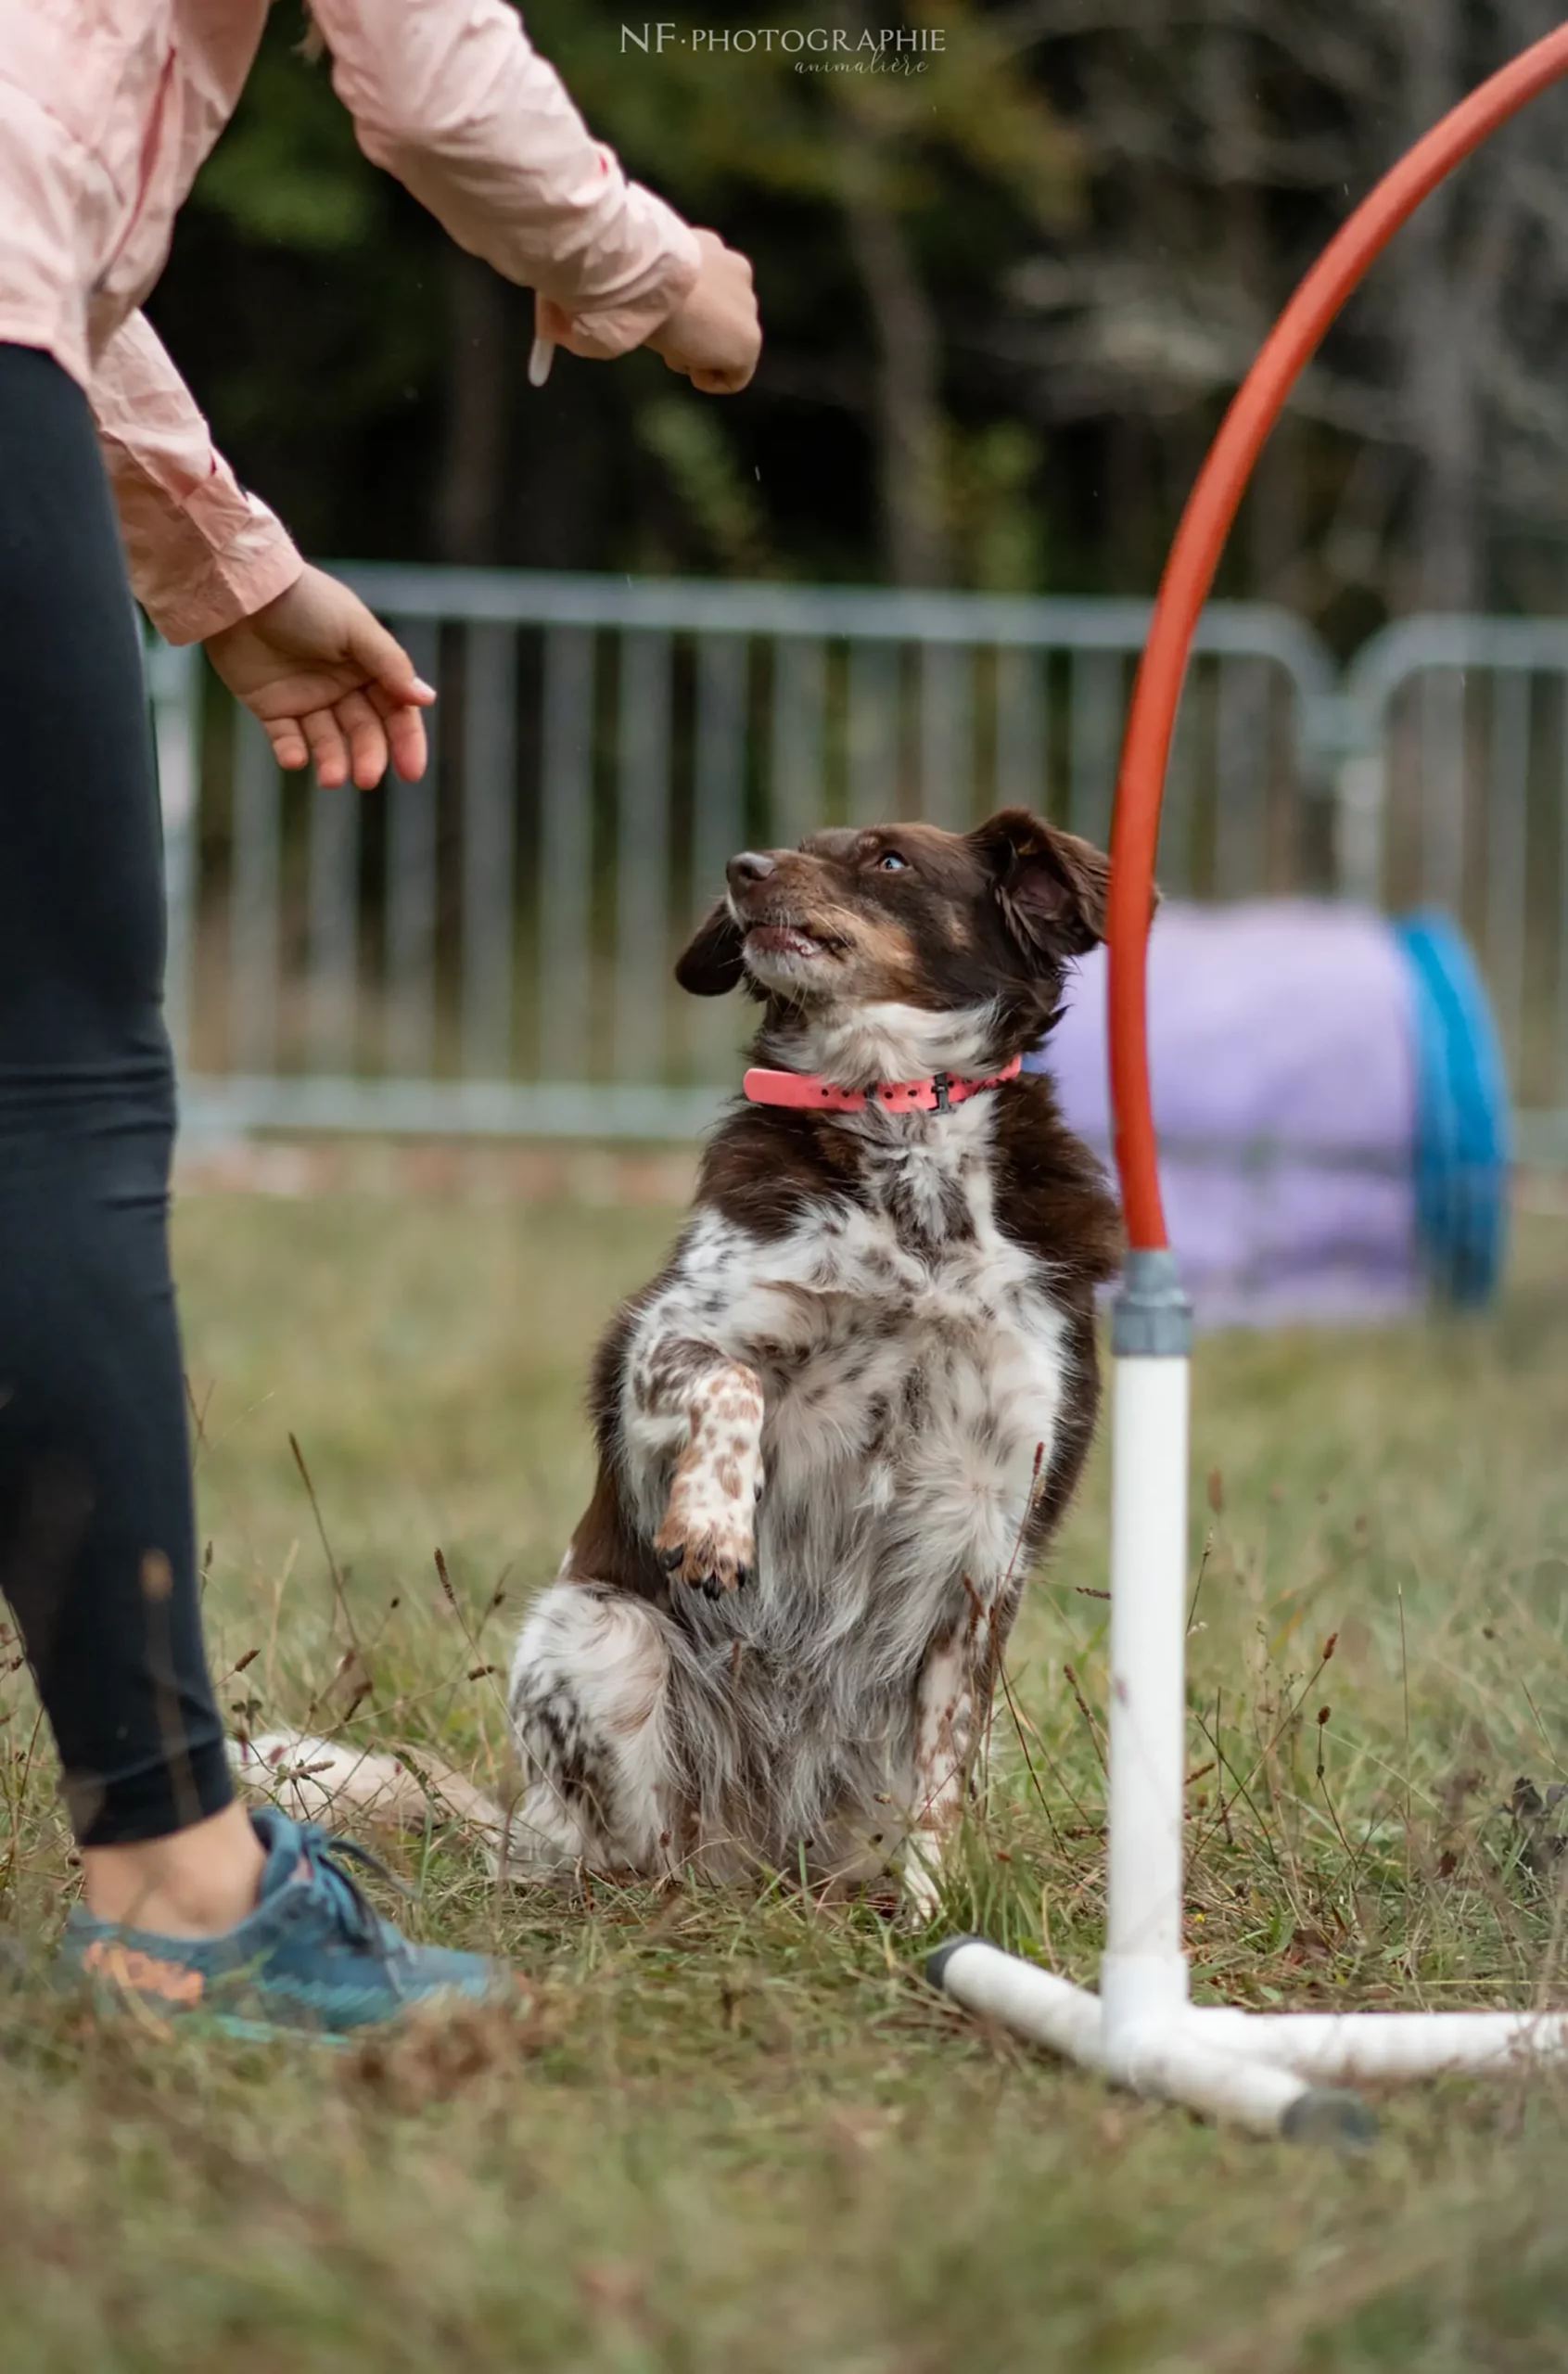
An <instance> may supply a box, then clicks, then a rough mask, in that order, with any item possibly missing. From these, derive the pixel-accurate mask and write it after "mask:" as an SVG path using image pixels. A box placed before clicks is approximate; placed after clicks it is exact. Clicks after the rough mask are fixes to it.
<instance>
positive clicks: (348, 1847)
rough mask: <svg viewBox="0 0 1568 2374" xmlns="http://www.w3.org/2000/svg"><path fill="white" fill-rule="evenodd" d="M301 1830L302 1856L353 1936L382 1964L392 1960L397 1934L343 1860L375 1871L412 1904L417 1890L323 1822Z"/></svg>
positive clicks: (310, 1823) (308, 1824)
mask: <svg viewBox="0 0 1568 2374" xmlns="http://www.w3.org/2000/svg"><path fill="white" fill-rule="evenodd" d="M299 1827H300V1856H301V1857H302V1858H303V1860H304V1862H305V1865H306V1867H307V1869H308V1870H309V1871H310V1874H311V1878H312V1881H313V1882H314V1883H316V1884H317V1885H318V1886H319V1887H320V1888H321V1889H322V1891H323V1893H324V1894H325V1896H326V1899H327V1902H328V1903H329V1904H330V1905H331V1907H332V1909H333V1911H334V1913H335V1914H336V1915H337V1917H338V1920H339V1921H341V1923H342V1925H343V1927H344V1929H345V1930H346V1931H347V1933H348V1934H349V1936H350V1937H351V1938H352V1940H353V1942H354V1943H355V1944H356V1945H359V1946H365V1947H367V1948H368V1950H369V1951H370V1952H371V1953H373V1954H375V1955H376V1956H377V1957H378V1959H380V1960H382V1961H387V1960H389V1959H390V1958H391V1954H392V1950H393V1946H394V1943H401V1940H400V1939H398V1936H397V1932H396V1931H395V1930H393V1929H391V1928H389V1925H388V1923H387V1922H386V1921H383V1920H382V1918H381V1916H380V1914H379V1913H378V1912H377V1911H376V1908H375V1906H374V1905H373V1904H372V1903H371V1901H370V1899H369V1897H368V1896H367V1895H365V1893H364V1890H363V1888H362V1887H361V1885H360V1883H359V1882H358V1880H356V1879H355V1877H354V1875H353V1873H352V1872H351V1871H347V1870H344V1869H343V1862H342V1859H341V1858H343V1857H347V1858H348V1859H349V1860H351V1861H352V1862H355V1863H359V1864H361V1865H363V1868H364V1869H365V1870H369V1871H374V1872H375V1873H376V1877H377V1879H381V1880H385V1881H386V1882H387V1883H388V1885H389V1887H392V1888H395V1889H396V1890H397V1892H398V1894H399V1895H401V1896H404V1897H406V1898H408V1900H409V1901H410V1902H412V1901H413V1890H412V1889H410V1888H407V1887H405V1886H404V1885H403V1883H402V1880H400V1879H399V1877H398V1875H397V1873H396V1872H395V1871H389V1870H388V1869H387V1866H386V1864H385V1863H383V1861H382V1860H381V1857H379V1855H373V1854H372V1853H371V1851H370V1849H369V1847H368V1846H362V1845H361V1844H359V1841H358V1840H357V1839H354V1838H335V1837H332V1836H330V1835H329V1834H328V1833H327V1832H325V1830H324V1829H323V1828H322V1826H321V1824H320V1822H315V1821H306V1822H301V1823H300V1826H299Z"/></svg>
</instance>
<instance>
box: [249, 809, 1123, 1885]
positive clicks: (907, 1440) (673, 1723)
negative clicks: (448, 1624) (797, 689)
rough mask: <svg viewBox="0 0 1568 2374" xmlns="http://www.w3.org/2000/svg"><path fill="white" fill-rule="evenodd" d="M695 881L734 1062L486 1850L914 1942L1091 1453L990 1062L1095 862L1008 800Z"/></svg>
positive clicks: (1065, 1301) (1072, 1350)
mask: <svg viewBox="0 0 1568 2374" xmlns="http://www.w3.org/2000/svg"><path fill="white" fill-rule="evenodd" d="M727 871H728V887H727V890H726V893H725V895H724V897H722V898H721V899H720V900H719V901H718V902H717V904H716V905H715V906H714V907H713V909H712V911H711V913H709V914H708V917H707V918H706V920H705V921H704V922H703V924H702V925H701V926H700V927H699V929H698V930H697V932H696V933H695V937H694V938H693V939H692V941H691V943H690V945H689V946H688V947H687V948H686V950H685V951H684V953H683V954H682V957H681V958H680V961H679V963H678V964H677V965H676V977H677V979H678V980H679V982H680V983H681V985H682V988H683V989H687V990H689V991H691V992H692V993H693V994H695V995H696V996H698V997H720V996H723V995H726V994H728V993H730V992H733V991H734V990H740V991H742V992H743V993H744V994H745V995H746V997H747V998H749V999H751V1000H752V1001H754V1002H756V1003H757V1004H758V1005H759V1006H760V1008H761V1019H760V1026H759V1029H758V1032H757V1035H756V1038H755V1040H754V1043H753V1046H752V1050H751V1053H752V1059H753V1066H754V1067H753V1068H752V1069H751V1070H749V1071H748V1072H747V1074H746V1092H745V1096H744V1097H743V1099H742V1100H740V1101H738V1102H736V1103H735V1104H733V1106H732V1107H731V1108H730V1109H729V1110H728V1111H727V1112H726V1114H725V1115H724V1117H722V1119H721V1120H720V1123H719V1125H718V1128H717V1130H716V1131H715V1133H714V1135H713V1137H712V1139H711V1141H710V1142H709V1143H708V1147H707V1150H706V1153H705V1156H704V1159H703V1163H702V1167H701V1172H700V1178H699V1183H698V1186H697V1190H696V1195H695V1204H694V1206H693V1209H692V1211H691V1214H690V1217H689V1219H688V1220H687V1222H686V1225H685V1227H684V1228H683V1230H682V1233H681V1235H680V1237H679V1239H678V1241H677V1243H676V1244H675V1246H674V1248H673V1250H672V1252H671V1253H670V1255H669V1259H668V1261H667V1262H666V1264H665V1266H664V1268H663V1270H661V1271H660V1273H659V1274H658V1276H657V1277H656V1278H655V1279H654V1280H653V1281H652V1283H650V1284H648V1285H647V1286H646V1287H644V1289H643V1291H642V1292H641V1293H640V1294H637V1295H633V1296H632V1298H631V1300H630V1301H629V1302H628V1303H627V1304H626V1305H625V1306H624V1308H622V1309H621V1310H620V1311H618V1314H617V1315H616V1317H615V1319H614V1320H613V1321H612V1322H611V1324H610V1326H609V1328H608V1330H607V1332H606V1334H605V1337H604V1339H603V1341H602V1342H601V1344H600V1346H599V1348H598V1352H597V1355H596V1358H595V1359H594V1362H593V1384H592V1411H593V1428H594V1434H595V1437H596V1442H597V1448H598V1460H599V1465H598V1476H597V1481H596V1483H595V1485H594V1487H593V1497H592V1499H591V1500H590V1502H589V1505H588V1508H587V1511H586V1512H585V1513H584V1515H583V1517H582V1519H581V1521H580V1524H579V1525H578V1527H577V1530H576V1532H575V1534H574V1535H573V1537H572V1540H571V1545H570V1547H569V1549H568V1550H567V1554H566V1557H565V1560H564V1561H563V1563H562V1565H561V1568H560V1571H559V1574H558V1575H557V1576H556V1578H555V1581H554V1582H552V1583H551V1584H549V1585H548V1586H547V1588H546V1589H544V1590H543V1592H542V1594H541V1596H540V1597H539V1598H538V1599H537V1601H536V1602H534V1604H533V1606H532V1607H531V1609H530V1610H529V1614H528V1615H527V1618H526V1620H525V1622H524V1624H523V1627H522V1630H521V1634H520V1637H519V1639H518V1641H517V1645H516V1655H515V1659H514V1662H513V1666H512V1669H511V1676H510V1681H509V1687H508V1704H509V1708H510V1715H511V1722H512V1728H513V1731H514V1735H515V1738H516V1745H517V1748H518V1750H519V1753H520V1757H521V1766H522V1771H523V1775H524V1793H523V1795H522V1798H521V1802H520V1804H519V1805H518V1806H516V1809H515V1810H514V1812H513V1814H512V1816H511V1818H510V1819H509V1820H508V1821H507V1822H506V1824H505V1825H504V1849H503V1852H504V1857H505V1859H506V1861H507V1863H508V1866H509V1868H510V1869H511V1870H514V1871H515V1872H518V1873H520V1874H521V1875H522V1876H525V1877H549V1876H551V1875H553V1874H554V1875H566V1874H569V1873H571V1872H574V1871H577V1870H588V1871H592V1872H603V1873H610V1874H621V1875H628V1876H631V1875H636V1876H640V1877H644V1878H656V1877H664V1876H670V1875H674V1874H678V1873H682V1872H688V1871H689V1872H695V1873H702V1874H706V1875H708V1876H709V1877H711V1878H713V1879H715V1880H719V1881H724V1882H735V1881H741V1880H745V1879H746V1878H748V1877H755V1876H756V1875H757V1874H759V1873H761V1872H771V1873H776V1874H782V1875H784V1877H785V1878H786V1879H788V1880H797V1881H799V1882H801V1883H804V1884H806V1885H808V1886H809V1887H811V1888H812V1889H814V1890H817V1891H821V1892H822V1893H825V1894H839V1893H847V1892H848V1891H849V1890H851V1889H854V1888H858V1887H861V1886H867V1885H869V1886H871V1887H873V1888H875V1887H878V1886H881V1885H886V1883H887V1880H888V1876H889V1875H891V1876H892V1877H893V1879H894V1880H895V1881H896V1883H898V1885H899V1888H900V1890H901V1894H902V1900H903V1905H904V1908H905V1910H906V1912H907V1914H908V1917H909V1918H910V1919H911V1921H916V1922H919V1921H924V1920H926V1919H928V1918H930V1917H931V1916H932V1915H933V1914H934V1912H935V1910H936V1908H937V1903H938V1899H939V1889H940V1880H941V1874H942V1868H943V1857H944V1852H945V1849H946V1848H947V1845H948V1844H949V1842H950V1839H951V1836H952V1833H953V1832H954V1830H955V1828H956V1827H957V1825H958V1823H959V1821H960V1819H961V1817H962V1811H963V1807H964V1805H965V1802H966V1798H967V1792H968V1787H969V1781H970V1776H971V1770H972V1766H973V1763H974V1759H975V1752H976V1749H977V1746H978V1744H979V1742H980V1741H981V1738H982V1736H983V1734H984V1732H985V1729H986V1727H987V1725H988V1719H989V1711H990V1705H991V1699H992V1694H993V1691H994V1690H995V1687H996V1683H997V1678H998V1675H999V1673H1000V1670H1001V1660H1002V1657H1003V1654H1004V1652H1005V1650H1006V1647H1007V1641H1008V1636H1009V1633H1010V1631H1011V1629H1012V1627H1013V1618H1014V1616H1015V1615H1016V1613H1017V1609H1018V1603H1019V1599H1020V1596H1021V1592H1022V1589H1023V1583H1024V1579H1025V1576H1026V1574H1027V1572H1028V1571H1029V1570H1030V1568H1031V1567H1032V1566H1033V1565H1034V1564H1036V1563H1037V1562H1038V1560H1039V1556H1040V1554H1041V1553H1042V1551H1044V1549H1045V1547H1046V1545H1047V1544H1048V1542H1049V1541H1050V1539H1051V1538H1052V1535H1053V1534H1054V1533H1055V1531H1056V1529H1057V1527H1058V1525H1060V1523H1061V1520H1062V1516H1063V1513H1064V1510H1065V1509H1066V1507H1067V1504H1068V1501H1069V1500H1070V1499H1071V1496H1072V1493H1073V1490H1074V1487H1075V1486H1076V1485H1077V1480H1078V1476H1079V1474H1080V1471H1081V1469H1082V1466H1083V1462H1084V1459H1085V1456H1086V1454H1087V1452H1088V1449H1089V1446H1090V1437H1091V1436H1092V1433H1093V1430H1094V1424H1095V1418H1096V1410H1097V1405H1098V1399H1099V1374H1098V1364H1097V1357H1096V1345H1095V1303H1096V1295H1097V1292H1098V1289H1099V1288H1100V1287H1101V1286H1102V1285H1103V1283H1105V1282H1106V1281H1107V1280H1108V1279H1109V1278H1111V1277H1112V1276H1113V1275H1114V1273H1115V1269H1116V1267H1117V1265H1118V1262H1119V1259H1120V1254H1121V1243H1122V1240H1121V1231H1120V1224H1119V1219H1118V1216H1117V1211H1116V1207H1115V1203H1114V1201H1113V1199H1112V1197H1111V1195H1110V1193H1109V1192H1108V1189H1107V1185H1106V1182H1105V1180H1104V1177H1103V1173H1102V1171H1101V1169H1100V1168H1099V1165H1098V1164H1097V1162H1096V1161H1095V1159H1094V1158H1093V1156H1092V1155H1090V1152H1089V1150H1088V1149H1087V1148H1086V1147H1085V1146H1084V1145H1083V1144H1081V1143H1080V1142H1079V1141H1078V1140H1077V1139H1076V1138H1074V1137H1073V1136H1072V1135H1071V1133H1070V1132H1069V1131H1068V1130H1067V1129H1066V1127H1065V1125H1064V1122H1063V1121H1062V1119H1061V1117H1060V1115H1059V1112H1058V1109H1057V1104H1056V1099H1055V1094H1054V1091H1053V1089H1052V1084H1051V1082H1050V1081H1049V1079H1045V1078H1043V1077H1041V1076H1039V1075H1038V1074H1023V1073H1022V1072H1021V1071H1020V1061H1021V1058H1022V1057H1023V1055H1024V1054H1025V1053H1026V1052H1027V1051H1028V1050H1030V1049H1032V1048H1034V1047H1036V1046H1038V1045H1039V1042H1040V1040H1042V1039H1043V1038H1044V1037H1045V1036H1046V1035H1047V1034H1048V1033H1049V1031H1050V1029H1051V1027H1052V1023H1053V1022H1054V1020H1055V1019H1056V1016H1057V1015H1058V1014H1059V1012H1060V1010H1061V1005H1062V1000H1063V994H1064V985H1065V980H1066V976H1067V971H1068V967H1069V965H1070V964H1071V961H1072V959H1073V958H1074V957H1075V956H1077V955H1080V954H1082V953H1083V952H1084V951H1087V950H1088V949H1090V947H1092V946H1093V945H1094V944H1095V943H1096V942H1097V941H1098V940H1099V939H1100V938H1102V937H1103V931H1104V920H1105V901H1106V893H1107V887H1108V875H1109V868H1108V864H1107V861H1106V860H1105V858H1104V857H1103V855H1102V854H1101V853H1100V851H1099V850H1097V849H1093V848H1092V847H1090V845H1089V844H1088V843H1087V842H1085V841H1083V840H1081V839H1078V838H1077V837H1076V836H1073V835H1071V834H1069V833H1066V832H1064V831H1060V830H1058V829H1056V828H1054V827H1053V826H1052V825H1050V824H1048V823H1043V822H1042V821H1040V820H1039V818H1038V817H1036V816H1034V815H1032V814H1030V813H1028V812H1027V811H1026V810H1022V809H1008V810H1004V811H1002V812H1001V813H1000V814H998V815H995V816H992V817H991V818H989V819H988V822H986V823H983V824H981V825H979V826H978V827H977V828H976V829H975V831H973V832H969V833H949V832H944V831H940V830H938V829H937V828H936V827H935V826H933V825H929V824H904V825H886V826H878V827H874V828H872V829H869V830H864V831H856V830H842V831H830V832H822V833H818V834H816V835H814V836H812V837H810V838H809V839H808V840H806V841H804V842H803V843H802V844H801V845H800V846H799V847H798V848H797V849H773V850H769V851H751V850H748V851H746V852H744V853H743V854H741V855H740V856H738V857H735V858H733V859H732V861H731V862H730V865H729V867H728V870H727ZM304 1747H305V1749H306V1750H307V1751H308V1750H310V1749H311V1748H316V1749H318V1750H319V1751H320V1754H321V1755H322V1756H323V1757H324V1758H327V1759H334V1760H335V1763H328V1762H323V1763H322V1764H320V1765H319V1766H318V1767H317V1769H319V1770H320V1771H322V1772H327V1771H330V1770H333V1769H334V1768H335V1766H340V1765H341V1762H342V1758H343V1755H344V1752H343V1751H342V1750H334V1749H331V1748H327V1747H323V1746H322V1743H320V1742H305V1743H304ZM383 1761H384V1760H380V1759H369V1760H368V1764H367V1766H366V1768H365V1771H366V1774H367V1777H366V1779H365V1780H363V1781H362V1782H361V1784H360V1785H359V1786H358V1788H356V1789H353V1790H352V1791H351V1793H352V1794H354V1795H355V1796H357V1797H358V1798H359V1799H360V1801H361V1802H366V1801H367V1797H368V1794H369V1793H372V1792H373V1790H374V1788H376V1787H378V1786H384V1785H385V1784H386V1780H387V1776H386V1775H385V1774H380V1776H379V1778H377V1773H376V1771H371V1770H370V1768H371V1767H376V1768H379V1765H380V1764H381V1762H383ZM296 1768H298V1766H297V1767H296ZM394 1793H395V1792H394ZM502 1827H503V1826H502V1825H500V1823H499V1819H498V1820H497V1824H496V1828H495V1832H493V1834H492V1844H493V1843H494V1838H495V1837H498V1836H500V1834H501V1830H502Z"/></svg>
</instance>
